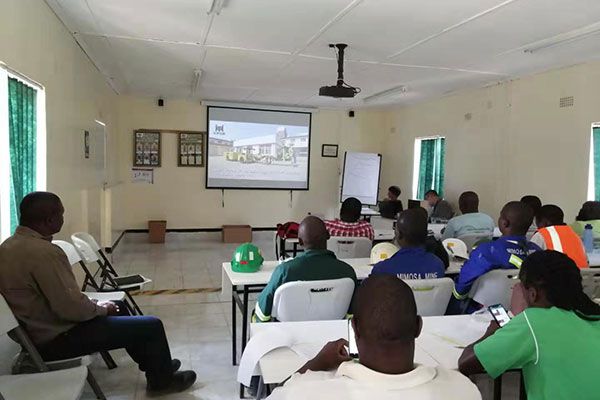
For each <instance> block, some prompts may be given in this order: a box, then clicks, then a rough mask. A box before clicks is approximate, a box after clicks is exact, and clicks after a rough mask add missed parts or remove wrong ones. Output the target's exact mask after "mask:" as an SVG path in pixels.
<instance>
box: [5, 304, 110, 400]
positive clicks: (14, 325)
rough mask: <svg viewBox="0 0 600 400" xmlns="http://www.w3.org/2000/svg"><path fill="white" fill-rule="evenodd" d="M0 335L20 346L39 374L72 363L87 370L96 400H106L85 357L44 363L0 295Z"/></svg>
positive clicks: (39, 396)
mask: <svg viewBox="0 0 600 400" xmlns="http://www.w3.org/2000/svg"><path fill="white" fill-rule="evenodd" d="M0 334H8V335H9V336H10V337H11V338H14V339H15V340H16V341H17V342H18V343H19V344H20V345H21V347H22V348H23V350H24V351H25V352H26V353H27V354H28V355H29V357H30V358H31V360H32V362H33V364H34V365H35V367H36V369H37V370H38V371H39V372H48V371H50V370H51V369H53V368H56V367H58V368H59V369H60V366H61V365H65V364H67V365H69V366H73V364H74V363H75V364H76V365H77V366H82V368H87V374H86V375H87V376H86V379H87V381H88V383H89V385H90V387H91V388H92V390H93V391H94V394H95V395H96V397H97V398H98V399H101V400H106V397H104V393H102V389H100V386H99V385H98V382H96V378H94V375H93V374H92V371H90V369H89V367H88V366H89V365H90V363H91V361H90V358H89V357H87V356H85V357H77V358H74V359H70V360H59V361H52V362H49V363H46V362H44V360H43V359H42V357H41V356H40V353H39V352H38V351H37V349H36V348H35V345H34V344H33V342H32V341H31V339H30V338H29V336H28V335H27V332H25V329H23V327H21V325H19V322H17V319H16V317H15V315H14V314H13V312H12V310H11V309H10V307H9V306H8V303H7V302H6V299H5V298H4V296H2V295H0ZM2 393H4V391H2ZM38 398H44V399H46V398H47V397H46V396H45V393H44V395H40V394H39V393H38ZM7 400H8V399H7Z"/></svg>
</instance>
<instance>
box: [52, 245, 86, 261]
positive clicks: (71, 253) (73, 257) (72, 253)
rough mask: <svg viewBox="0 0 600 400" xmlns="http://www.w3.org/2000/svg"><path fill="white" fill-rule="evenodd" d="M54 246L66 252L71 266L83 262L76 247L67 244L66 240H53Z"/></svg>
mask: <svg viewBox="0 0 600 400" xmlns="http://www.w3.org/2000/svg"><path fill="white" fill-rule="evenodd" d="M52 244H54V245H56V246H58V247H60V248H61V249H62V251H64V252H65V254H66V255H67V258H68V259H69V264H71V265H75V264H77V263H78V262H79V261H81V256H80V255H79V253H78V252H77V249H76V248H75V246H73V245H72V244H71V243H69V242H66V241H64V240H53V241H52Z"/></svg>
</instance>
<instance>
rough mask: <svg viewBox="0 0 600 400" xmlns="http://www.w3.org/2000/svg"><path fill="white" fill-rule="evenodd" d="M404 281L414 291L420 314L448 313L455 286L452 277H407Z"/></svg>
mask: <svg viewBox="0 0 600 400" xmlns="http://www.w3.org/2000/svg"><path fill="white" fill-rule="evenodd" d="M404 282H406V284H407V285H408V286H410V288H411V289H412V291H413V294H414V296H415V301H416V303H417V313H418V314H419V315H421V316H423V317H431V316H440V315H444V314H445V313H446V309H447V308H448V302H450V296H452V289H453V288H454V281H453V280H452V279H450V278H439V279H406V280H404Z"/></svg>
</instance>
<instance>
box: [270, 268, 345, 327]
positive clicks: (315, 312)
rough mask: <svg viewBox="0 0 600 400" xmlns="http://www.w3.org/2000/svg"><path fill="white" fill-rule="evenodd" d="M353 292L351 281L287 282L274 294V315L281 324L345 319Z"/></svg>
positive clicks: (343, 279)
mask: <svg viewBox="0 0 600 400" xmlns="http://www.w3.org/2000/svg"><path fill="white" fill-rule="evenodd" d="M353 293H354V281H353V280H352V279H350V278H341V279H332V280H323V281H297V282H288V283H284V284H283V285H281V286H280V287H278V288H277V290H276V291H275V297H274V299H273V311H272V312H271V315H272V316H273V318H277V320H279V321H282V322H285V321H321V320H333V319H342V318H344V316H345V315H346V313H347V312H348V308H349V307H350V301H351V300H352V294H353Z"/></svg>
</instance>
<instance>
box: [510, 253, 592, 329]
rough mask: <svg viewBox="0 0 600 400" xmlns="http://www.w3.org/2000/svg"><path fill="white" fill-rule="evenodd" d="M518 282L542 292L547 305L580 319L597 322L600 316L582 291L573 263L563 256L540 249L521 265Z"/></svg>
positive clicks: (575, 266)
mask: <svg viewBox="0 0 600 400" xmlns="http://www.w3.org/2000/svg"><path fill="white" fill-rule="evenodd" d="M519 279H520V280H521V282H522V283H523V286H525V288H530V287H534V288H536V289H541V290H543V291H544V292H545V294H546V299H547V300H548V302H549V303H550V305H551V306H554V307H558V308H561V309H563V310H567V311H574V312H576V313H577V314H578V315H579V317H581V318H583V319H591V320H595V321H597V320H598V318H599V317H598V316H600V305H598V304H596V303H594V302H593V301H592V300H591V299H590V298H589V297H588V295H587V294H585V292H584V291H583V285H582V283H581V272H580V271H579V268H577V265H576V264H575V261H573V260H572V259H571V258H570V257H568V256H567V255H565V254H563V253H560V252H558V251H554V250H544V251H537V252H535V253H533V254H531V255H530V256H528V257H527V258H526V259H525V261H523V265H521V269H520V271H519ZM590 317H591V318H590Z"/></svg>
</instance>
